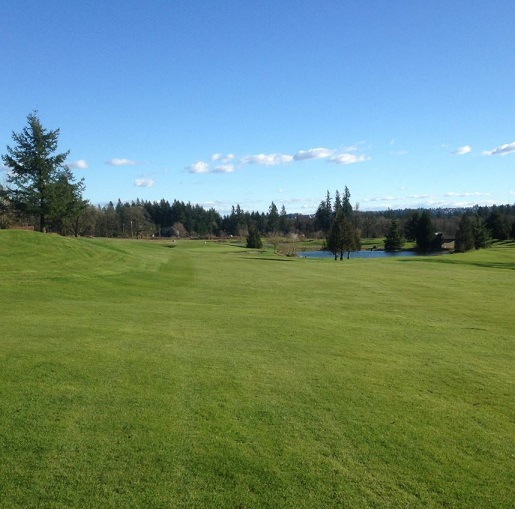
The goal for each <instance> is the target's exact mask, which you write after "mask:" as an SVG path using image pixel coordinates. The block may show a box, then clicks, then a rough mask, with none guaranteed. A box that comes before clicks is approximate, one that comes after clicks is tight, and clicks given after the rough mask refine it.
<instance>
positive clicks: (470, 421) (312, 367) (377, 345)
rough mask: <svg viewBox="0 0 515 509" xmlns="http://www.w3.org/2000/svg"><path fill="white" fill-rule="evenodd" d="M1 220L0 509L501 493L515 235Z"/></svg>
mask: <svg viewBox="0 0 515 509" xmlns="http://www.w3.org/2000/svg"><path fill="white" fill-rule="evenodd" d="M170 246H171V244H169V243H168V244H159V243H144V242H131V241H114V240H93V239H63V238H60V237H55V236H48V235H47V236H43V235H41V234H37V233H32V232H19V231H0V295H1V296H2V297H1V299H2V312H1V315H2V329H1V330H2V332H1V335H0V457H1V459H2V461H1V462H0V507H2V508H16V507H20V508H21V507H23V508H27V507H37V508H46V507H53V508H54V507H55V508H57V507H92V508H93V507H104V508H107V507H113V508H114V507H117V508H119V507H156V508H158V507H159V508H160V507H162V508H165V507H195V508H199V507H233V508H238V507H252V508H254V507H270V508H278V507H296V508H303V507H305V508H314V507H378V508H379V507H381V508H382V507H395V508H398V507H463V508H465V507H511V504H512V501H513V498H514V491H513V488H512V485H513V482H514V469H513V461H514V457H515V448H514V438H513V437H514V435H515V425H514V420H515V409H514V407H515V403H514V398H513V394H514V393H515V391H514V378H515V377H514V365H515V363H514V361H515V359H514V330H515V327H514V325H513V316H515V302H514V300H513V286H514V283H515V272H514V269H515V248H514V247H513V246H504V247H496V248H493V249H490V250H486V251H480V252H475V253H468V254H464V255H452V256H451V255H448V256H445V257H441V258H423V259H420V258H416V259H398V260H395V259H387V260H380V259H375V260H348V261H344V262H333V261H332V260H307V259H286V258H278V257H274V256H273V255H271V254H270V253H269V252H266V253H258V252H250V251H247V250H245V249H242V248H238V247H234V246H227V245H224V244H211V243H207V244H205V243H203V242H179V243H177V245H176V247H173V248H170Z"/></svg>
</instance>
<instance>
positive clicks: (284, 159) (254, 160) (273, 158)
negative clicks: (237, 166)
mask: <svg viewBox="0 0 515 509" xmlns="http://www.w3.org/2000/svg"><path fill="white" fill-rule="evenodd" d="M293 159H294V157H293V156H290V155H288V154H256V155H252V156H245V157H242V158H241V159H240V162H241V163H242V164H259V165H261V166H277V165H279V164H286V163H289V162H291V161H293Z"/></svg>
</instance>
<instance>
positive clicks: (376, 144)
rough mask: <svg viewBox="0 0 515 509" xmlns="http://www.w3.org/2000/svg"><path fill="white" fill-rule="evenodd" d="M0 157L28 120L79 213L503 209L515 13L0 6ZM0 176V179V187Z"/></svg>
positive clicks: (509, 193) (485, 7) (158, 4)
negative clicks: (186, 205) (84, 202)
mask: <svg viewBox="0 0 515 509" xmlns="http://www.w3.org/2000/svg"><path fill="white" fill-rule="evenodd" d="M2 18H3V23H2V25H1V28H0V48H1V49H0V73H1V78H0V83H1V87H0V153H5V147H6V145H11V144H12V139H11V133H12V131H16V132H19V131H21V129H22V128H23V127H24V126H25V121H26V116H27V114H28V113H29V112H31V111H32V110H34V109H37V110H38V112H39V116H40V118H41V121H42V123H43V125H44V126H45V127H47V128H48V129H55V128H60V130H61V135H60V149H61V150H62V151H65V150H68V149H69V150H70V155H69V160H68V162H69V164H70V167H71V168H73V170H74V174H75V175H76V176H77V177H78V178H82V177H84V178H85V183H86V192H85V197H86V198H88V199H89V200H90V201H91V202H92V203H93V204H104V203H106V202H108V201H109V200H112V201H116V200H117V199H118V198H120V199H122V200H123V201H126V200H133V199H136V198H140V199H144V200H152V201H153V200H160V199H161V198H165V199H167V200H169V201H170V202H171V201H173V200H174V199H178V200H182V201H191V202H192V203H199V204H201V205H203V206H205V207H211V206H212V207H214V208H215V209H217V210H219V211H220V212H222V213H225V212H227V211H228V210H229V209H230V207H231V205H233V204H234V205H235V204H237V203H239V204H240V206H241V207H242V208H243V209H245V210H261V211H265V210H267V209H268V207H269V205H270V203H271V202H272V201H274V202H275V203H276V204H277V205H278V206H279V207H280V206H282V205H284V206H285V207H286V210H287V211H288V212H304V213H312V212H314V211H315V209H316V207H317V205H318V203H319V202H320V200H322V199H323V198H324V197H325V193H326V190H329V191H330V192H331V194H332V195H333V194H334V191H335V189H339V190H340V191H341V190H343V188H344V186H345V185H347V186H348V187H349V189H350V191H351V201H352V202H353V203H354V204H355V203H359V207H360V209H362V210H381V209H386V208H404V207H420V206H422V207H440V206H442V207H443V206H467V205H474V204H477V203H479V204H493V203H497V204H501V203H514V202H515V101H514V100H513V93H514V90H515V51H514V50H515V31H514V30H513V27H514V26H515V2H513V1H512V0H505V1H496V0H489V1H484V0H482V1H477V0H468V1H462V0H452V1H449V0H433V1H431V0H424V1H423V0H403V1H399V0H389V1H386V0H360V1H358V0H354V1H348V0H339V1H336V0H334V1H329V0H327V1H325V0H318V1H305V0H295V1H293V0H281V1H277V0H273V1H272V0H239V1H236V0H210V1H207V0H202V1H200V0H198V1H192V0H190V1H183V0H175V1H163V0H154V1H152V0H149V1H136V0H124V1H120V0H118V1H117V0H110V1H109V2H98V1H92V0H91V1H89V0H81V1H74V0H68V1H67V2H62V1H59V2H58V1H52V0H49V1H45V0H41V1H35V0H33V1H26V0H16V1H14V0H7V2H6V3H4V4H3V7H2ZM5 175H6V169H5V168H2V169H1V171H0V181H3V180H5Z"/></svg>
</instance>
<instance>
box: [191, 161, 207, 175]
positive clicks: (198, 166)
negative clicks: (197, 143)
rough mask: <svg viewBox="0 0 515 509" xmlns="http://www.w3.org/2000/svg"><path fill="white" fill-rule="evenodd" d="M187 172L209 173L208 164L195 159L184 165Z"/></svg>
mask: <svg viewBox="0 0 515 509" xmlns="http://www.w3.org/2000/svg"><path fill="white" fill-rule="evenodd" d="M186 169H187V170H188V172H189V173H209V164H207V163H205V162H204V161H197V162H196V163H193V164H190V165H189V166H187V167H186Z"/></svg>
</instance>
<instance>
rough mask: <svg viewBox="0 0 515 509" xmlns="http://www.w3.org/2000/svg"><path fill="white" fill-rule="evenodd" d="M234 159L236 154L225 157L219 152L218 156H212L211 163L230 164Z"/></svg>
mask: <svg viewBox="0 0 515 509" xmlns="http://www.w3.org/2000/svg"><path fill="white" fill-rule="evenodd" d="M233 159H234V154H227V155H225V156H224V155H223V154H221V153H220V152H217V153H216V154H213V155H212V156H211V161H213V162H215V161H216V162H221V163H224V164H225V163H229V162H231V161H232V160H233Z"/></svg>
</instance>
